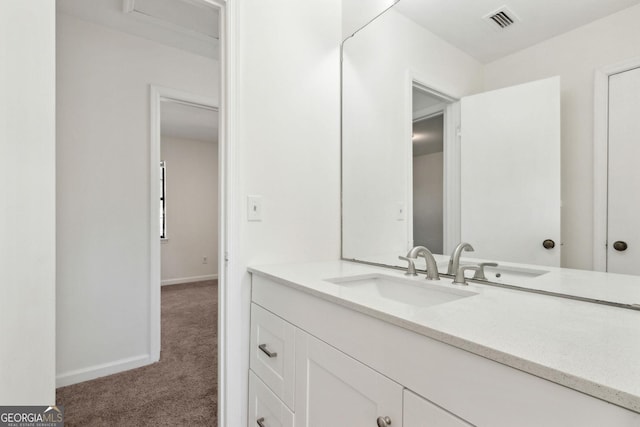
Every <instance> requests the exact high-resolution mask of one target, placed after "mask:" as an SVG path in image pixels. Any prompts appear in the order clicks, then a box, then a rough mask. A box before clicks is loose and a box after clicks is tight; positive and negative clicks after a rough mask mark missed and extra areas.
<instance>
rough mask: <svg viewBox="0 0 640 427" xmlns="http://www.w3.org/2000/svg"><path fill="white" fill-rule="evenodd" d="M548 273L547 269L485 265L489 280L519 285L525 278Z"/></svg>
mask: <svg viewBox="0 0 640 427" xmlns="http://www.w3.org/2000/svg"><path fill="white" fill-rule="evenodd" d="M546 273H548V271H547V270H538V269H533V268H524V267H507V266H501V265H498V266H497V267H485V268H484V275H485V276H487V280H488V281H490V282H497V283H513V284H514V285H517V284H518V282H519V281H521V280H523V279H533V278H535V277H538V276H542V275H543V274H546Z"/></svg>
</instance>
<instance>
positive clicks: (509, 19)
mask: <svg viewBox="0 0 640 427" xmlns="http://www.w3.org/2000/svg"><path fill="white" fill-rule="evenodd" d="M483 19H484V20H485V21H487V22H488V23H489V24H490V25H491V26H492V27H493V28H494V29H498V30H504V29H505V28H507V27H510V26H512V25H513V24H515V23H516V22H518V21H520V20H519V19H518V17H517V16H516V14H515V13H513V12H512V11H511V10H509V9H508V8H507V7H506V6H502V7H501V8H500V9H498V10H496V11H494V12H491V13H490V14H488V15H485V16H484V17H483Z"/></svg>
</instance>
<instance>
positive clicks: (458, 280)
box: [453, 265, 480, 286]
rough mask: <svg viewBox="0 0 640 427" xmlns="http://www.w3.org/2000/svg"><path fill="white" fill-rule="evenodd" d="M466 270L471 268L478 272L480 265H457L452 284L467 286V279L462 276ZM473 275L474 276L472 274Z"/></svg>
mask: <svg viewBox="0 0 640 427" xmlns="http://www.w3.org/2000/svg"><path fill="white" fill-rule="evenodd" d="M467 270H473V271H475V272H476V274H478V270H480V266H477V265H463V266H461V267H458V272H457V273H456V278H455V279H453V284H454V285H464V286H467V285H468V283H467V279H466V277H464V272H465V271H467ZM474 277H475V276H474Z"/></svg>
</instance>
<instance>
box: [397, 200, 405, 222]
mask: <svg viewBox="0 0 640 427" xmlns="http://www.w3.org/2000/svg"><path fill="white" fill-rule="evenodd" d="M396 215H397V216H396V219H397V220H398V221H404V218H405V216H406V215H405V212H404V203H402V202H398V205H397V207H396Z"/></svg>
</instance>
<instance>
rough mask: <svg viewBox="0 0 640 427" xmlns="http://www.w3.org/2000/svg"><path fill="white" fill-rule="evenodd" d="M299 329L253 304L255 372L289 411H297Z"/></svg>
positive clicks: (252, 351)
mask: <svg viewBox="0 0 640 427" xmlns="http://www.w3.org/2000/svg"><path fill="white" fill-rule="evenodd" d="M295 329H296V328H295V327H294V326H293V325H292V324H290V323H288V322H286V321H284V320H282V319H281V318H280V317H278V316H276V315H275V314H273V313H271V312H269V311H267V310H265V309H264V308H262V307H260V306H259V305H256V304H251V343H250V346H251V353H250V354H251V361H250V365H251V369H252V370H253V372H255V374H256V375H257V376H258V377H259V378H260V379H261V380H262V381H264V383H265V384H266V385H267V386H268V387H269V388H270V389H271V390H272V391H273V392H274V393H275V394H276V396H278V397H279V398H280V399H281V400H282V401H283V402H284V403H285V404H286V405H287V406H288V407H289V408H291V409H293V408H294V406H293V405H294V400H293V392H294V383H295V381H294V380H295V377H294V375H295Z"/></svg>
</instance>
